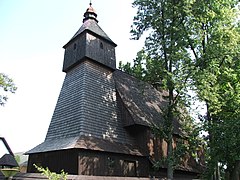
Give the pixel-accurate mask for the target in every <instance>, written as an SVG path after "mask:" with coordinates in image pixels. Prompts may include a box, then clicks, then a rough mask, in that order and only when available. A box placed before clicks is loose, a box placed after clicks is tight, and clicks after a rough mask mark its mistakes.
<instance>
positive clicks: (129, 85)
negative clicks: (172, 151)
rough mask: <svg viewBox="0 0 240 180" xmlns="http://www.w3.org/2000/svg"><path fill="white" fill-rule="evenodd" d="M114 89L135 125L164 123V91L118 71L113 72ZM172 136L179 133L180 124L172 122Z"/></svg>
mask: <svg viewBox="0 0 240 180" xmlns="http://www.w3.org/2000/svg"><path fill="white" fill-rule="evenodd" d="M113 74H114V80H115V84H116V89H117V91H118V93H119V95H120V97H121V99H122V101H123V103H124V105H125V107H126V108H127V110H128V111H129V113H130V115H131V116H132V118H133V121H134V123H135V124H136V125H143V126H148V127H151V125H152V124H155V125H161V124H162V123H163V121H164V119H163V115H162V110H163V108H164V107H166V106H167V104H168V101H167V100H166V98H165V97H167V95H168V94H167V92H166V91H162V92H160V91H158V90H156V89H155V88H154V87H153V86H152V85H150V84H148V83H146V82H143V81H141V80H138V79H137V78H135V77H133V76H131V75H129V74H127V73H124V72H122V71H120V70H116V71H114V73H113ZM173 126H174V134H178V135H180V134H182V133H181V125H180V122H179V121H178V120H177V119H176V118H175V119H174V122H173Z"/></svg>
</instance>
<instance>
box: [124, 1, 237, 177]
mask: <svg viewBox="0 0 240 180" xmlns="http://www.w3.org/2000/svg"><path fill="white" fill-rule="evenodd" d="M133 6H134V7H135V8H137V15H136V16H135V17H134V20H133V25H132V30H131V33H132V36H133V39H139V38H140V37H141V36H142V35H143V33H147V38H146V41H145V47H144V48H143V50H141V51H140V52H139V53H138V55H137V58H136V60H134V65H133V66H131V64H130V63H128V64H126V65H123V64H121V66H120V68H121V69H122V70H125V71H126V72H129V73H131V74H133V75H135V76H136V77H138V78H140V79H141V80H144V81H147V82H149V83H151V84H153V85H154V86H155V87H156V88H158V89H159V90H165V91H167V92H168V94H169V96H168V97H167V98H168V101H169V106H168V108H166V109H165V110H164V111H163V112H164V114H165V119H166V124H165V125H166V127H167V128H166V129H168V133H167V132H163V133H161V134H159V135H161V136H162V137H164V138H166V139H167V140H168V143H170V142H171V138H170V136H171V133H170V132H171V131H172V120H173V116H176V115H177V116H179V115H180V114H181V112H179V110H178V109H177V107H179V106H181V105H185V106H190V101H189V97H190V96H189V95H188V92H189V90H191V91H193V92H195V94H196V97H195V98H196V99H199V100H200V101H203V102H205V104H206V106H207V114H206V117H205V118H202V123H203V126H202V128H203V130H204V131H206V132H208V134H209V135H208V136H207V137H206V143H207V151H206V152H207V153H206V155H207V157H208V158H207V159H208V162H207V165H208V170H209V171H208V172H209V174H210V175H211V174H214V171H215V169H216V166H217V165H218V164H221V166H226V167H227V171H229V172H232V171H233V170H234V169H236V168H235V165H234V164H236V162H237V160H239V154H240V151H239V148H238V147H236V146H237V145H238V144H239V139H240V138H239V135H238V134H239V133H238V132H237V131H238V127H239V121H240V120H239V107H240V106H239V105H240V104H239V102H240V100H239V96H240V91H239V87H240V86H239V69H240V67H239V50H240V49H239V48H240V28H239V23H238V18H239V1H238V0H214V1H212V0H211V1H205V0H182V1H175V0H154V1H150V0H135V1H134V2H133ZM197 127H198V126H197ZM160 130H161V131H162V130H163V129H160ZM199 131H200V129H199V127H198V128H196V132H195V133H194V134H195V135H193V139H192V140H193V144H194V141H195V140H196V139H194V137H197V135H196V134H198V132H199ZM190 139H191V138H190ZM170 148H171V147H170ZM226 152H228V153H226ZM168 154H170V156H171V155H172V157H173V155H174V152H171V151H170V152H169V153H168ZM172 157H169V161H168V162H170V161H171V159H172ZM172 165H173V163H172V162H171V163H170V166H169V168H170V169H171V166H172ZM170 178H172V177H170Z"/></svg>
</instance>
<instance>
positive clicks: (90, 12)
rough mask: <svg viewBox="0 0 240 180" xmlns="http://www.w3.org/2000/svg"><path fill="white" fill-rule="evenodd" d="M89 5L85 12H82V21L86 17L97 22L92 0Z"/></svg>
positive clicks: (85, 19)
mask: <svg viewBox="0 0 240 180" xmlns="http://www.w3.org/2000/svg"><path fill="white" fill-rule="evenodd" d="M89 5H90V7H89V8H87V10H86V12H85V13H84V19H83V22H85V21H87V20H88V19H93V20H95V21H96V22H98V20H97V14H96V11H95V10H94V9H93V7H92V0H90V3H89Z"/></svg>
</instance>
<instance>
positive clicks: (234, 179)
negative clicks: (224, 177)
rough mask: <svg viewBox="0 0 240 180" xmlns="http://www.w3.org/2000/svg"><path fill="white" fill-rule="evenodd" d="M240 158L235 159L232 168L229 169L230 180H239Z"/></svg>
mask: <svg viewBox="0 0 240 180" xmlns="http://www.w3.org/2000/svg"><path fill="white" fill-rule="evenodd" d="M239 171H240V160H237V161H236V163H235V165H234V168H233V170H232V171H231V174H230V178H231V180H239V179H240V177H239V176H240V172H239Z"/></svg>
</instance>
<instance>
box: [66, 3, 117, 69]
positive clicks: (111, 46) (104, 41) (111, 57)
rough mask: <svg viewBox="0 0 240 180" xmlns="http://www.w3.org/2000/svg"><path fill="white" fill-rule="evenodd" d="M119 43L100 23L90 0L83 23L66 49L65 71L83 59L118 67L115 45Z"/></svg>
mask: <svg viewBox="0 0 240 180" xmlns="http://www.w3.org/2000/svg"><path fill="white" fill-rule="evenodd" d="M116 46H117V45H116V44H115V43H114V42H113V41H112V40H111V39H110V38H109V37H108V35H107V34H106V33H105V32H104V31H103V30H102V29H101V27H100V26H99V25H98V20H97V13H96V11H95V10H94V9H93V7H92V3H91V2H90V6H89V8H87V10H86V12H85V13H84V19H83V24H82V26H81V27H80V29H79V30H78V31H77V32H76V34H75V35H74V36H73V37H72V39H70V41H69V42H68V43H67V44H66V45H64V46H63V48H64V49H65V55H64V63H63V71H64V72H68V71H69V70H71V69H72V68H73V67H75V66H76V65H77V64H79V63H81V62H82V61H83V60H91V61H95V62H98V63H100V64H102V65H104V66H106V67H109V68H111V69H115V68H116V58H115V47H116Z"/></svg>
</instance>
